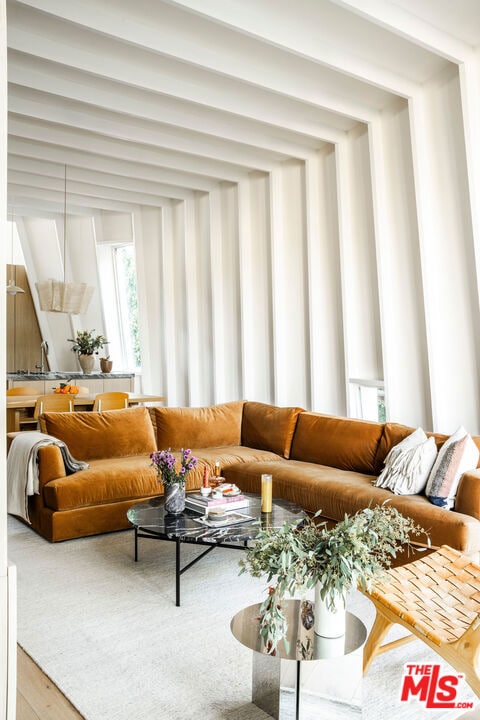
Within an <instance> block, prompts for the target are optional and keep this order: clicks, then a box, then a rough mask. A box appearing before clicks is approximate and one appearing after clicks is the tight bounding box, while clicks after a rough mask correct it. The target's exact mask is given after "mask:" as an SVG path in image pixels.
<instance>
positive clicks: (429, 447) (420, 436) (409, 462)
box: [374, 428, 437, 495]
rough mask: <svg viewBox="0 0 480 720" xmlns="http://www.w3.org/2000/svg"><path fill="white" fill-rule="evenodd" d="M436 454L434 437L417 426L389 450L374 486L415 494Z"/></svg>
mask: <svg viewBox="0 0 480 720" xmlns="http://www.w3.org/2000/svg"><path fill="white" fill-rule="evenodd" d="M436 457H437V448H436V445H435V440H434V438H433V437H432V438H427V436H426V435H425V432H424V431H423V430H422V428H417V429H416V430H415V432H413V433H411V434H410V435H408V436H407V437H406V438H405V439H404V440H402V442H400V443H398V445H395V446H394V447H393V448H392V449H391V450H390V452H389V453H388V455H387V457H386V458H385V467H384V469H383V470H382V472H381V473H380V475H379V476H378V478H377V480H376V481H375V483H374V485H375V487H382V488H386V489H388V490H391V491H392V492H394V493H395V494H396V495H417V494H418V493H420V492H422V491H423V490H424V489H425V485H426V484H427V480H428V477H429V475H430V471H431V469H432V467H433V464H434V462H435V459H436Z"/></svg>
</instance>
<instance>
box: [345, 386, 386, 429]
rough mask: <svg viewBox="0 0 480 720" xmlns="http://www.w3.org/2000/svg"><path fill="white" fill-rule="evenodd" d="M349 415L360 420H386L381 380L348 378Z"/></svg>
mask: <svg viewBox="0 0 480 720" xmlns="http://www.w3.org/2000/svg"><path fill="white" fill-rule="evenodd" d="M350 415H351V417H355V418H360V419H361V420H376V421H378V422H386V417H387V412H386V407H385V387H384V383H383V380H360V379H351V380H350Z"/></svg>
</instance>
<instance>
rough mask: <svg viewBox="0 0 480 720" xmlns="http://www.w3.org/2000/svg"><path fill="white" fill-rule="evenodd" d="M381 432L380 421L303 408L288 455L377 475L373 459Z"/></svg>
mask: <svg viewBox="0 0 480 720" xmlns="http://www.w3.org/2000/svg"><path fill="white" fill-rule="evenodd" d="M382 433H383V425H382V424H381V423H376V422H368V421H367V420H354V419H351V418H342V417H334V416H331V415H321V414H320V413H313V412H304V413H301V415H299V417H298V421H297V428H296V430H295V435H294V437H293V443H292V450H291V455H290V457H291V458H292V460H303V461H305V462H310V463H318V464H319V465H328V466H329V467H332V468H339V469H340V470H353V471H355V472H359V473H367V474H372V475H373V474H374V475H377V474H378V473H377V472H376V470H375V459H376V455H377V448H378V445H379V443H380V439H381V437H382Z"/></svg>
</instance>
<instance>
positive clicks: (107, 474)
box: [29, 401, 480, 553]
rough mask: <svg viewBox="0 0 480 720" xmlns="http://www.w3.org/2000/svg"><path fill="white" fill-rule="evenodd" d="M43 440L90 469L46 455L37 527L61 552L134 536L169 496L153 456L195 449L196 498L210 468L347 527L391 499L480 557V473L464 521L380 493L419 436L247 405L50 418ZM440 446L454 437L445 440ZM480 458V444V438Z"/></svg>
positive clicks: (394, 427) (462, 508) (46, 450)
mask: <svg viewBox="0 0 480 720" xmlns="http://www.w3.org/2000/svg"><path fill="white" fill-rule="evenodd" d="M40 422H41V430H42V431H43V432H45V433H48V434H49V435H53V436H54V437H56V438H58V439H60V440H62V441H64V442H65V443H66V445H67V446H68V448H69V450H70V452H71V453H72V455H73V456H74V457H75V458H76V459H78V460H85V461H87V462H88V463H89V466H90V467H89V468H88V469H86V470H81V471H79V472H77V473H75V474H73V475H68V476H67V475H66V472H65V468H64V465H63V460H62V455H61V452H60V450H59V448H58V447H57V446H55V445H48V446H45V447H41V448H40V450H39V453H38V461H39V475H40V494H39V495H35V496H33V497H31V498H30V501H29V515H30V519H31V523H32V527H33V528H34V529H35V530H36V531H37V532H39V533H40V534H41V535H43V537H45V538H47V539H48V540H50V541H52V542H56V541H59V540H66V539H70V538H75V537H83V536H86V535H94V534H97V533H103V532H109V531H114V530H121V529H124V528H127V527H129V523H128V521H127V519H126V512H127V510H128V508H129V507H130V506H131V505H132V504H134V503H136V502H140V501H142V500H144V499H146V498H149V497H153V496H155V495H159V494H161V493H162V486H161V485H159V484H158V482H157V477H156V473H155V470H154V468H152V467H151V466H150V459H149V455H150V453H151V452H152V451H154V450H157V449H158V450H160V449H166V448H171V449H172V450H180V449H181V448H187V447H188V448H190V449H191V450H192V452H193V454H194V455H195V456H196V457H197V458H198V460H199V463H198V465H197V467H196V468H195V470H194V471H192V472H191V473H190V476H189V478H188V483H187V491H188V490H192V489H198V488H199V487H200V486H201V483H202V478H203V471H204V467H205V465H207V466H208V467H209V468H210V469H211V470H212V471H213V468H214V465H215V463H216V462H217V461H218V462H220V466H221V469H222V475H224V476H225V478H226V479H227V481H230V482H234V483H236V484H237V485H238V486H239V487H240V488H241V489H242V490H243V491H245V492H259V491H260V478H261V475H262V473H271V474H272V476H273V493H274V496H280V497H283V498H286V499H288V500H292V501H294V502H297V503H298V504H299V505H301V506H302V507H303V508H305V510H307V511H309V512H312V513H313V512H316V511H318V510H322V515H323V516H324V517H326V518H330V519H332V520H337V521H338V520H341V519H343V516H344V514H345V513H349V514H350V513H354V512H356V511H357V510H360V509H362V508H365V507H367V506H368V505H369V504H372V503H374V504H380V503H382V502H384V501H385V500H388V501H390V503H391V504H392V505H393V506H394V507H396V508H398V510H400V511H401V512H402V513H404V514H405V515H407V516H409V517H412V518H413V519H414V520H415V521H416V522H417V523H419V524H420V525H421V526H422V527H423V528H425V529H426V530H427V531H428V533H429V536H430V539H431V543H432V545H433V546H435V547H436V546H439V545H442V544H448V545H450V546H451V547H453V548H456V549H458V550H460V551H463V552H466V553H475V552H479V551H480V470H475V471H472V472H466V473H465V474H464V475H463V476H462V479H461V481H460V484H459V487H458V491H457V496H456V502H455V510H445V509H444V508H440V507H437V506H435V505H432V504H431V503H430V502H429V500H428V499H427V498H426V497H425V495H424V494H419V495H394V494H393V493H392V492H390V491H389V490H385V489H383V488H378V487H374V486H373V485H372V483H373V481H374V480H375V478H376V477H377V476H378V475H379V473H380V471H381V470H382V466H383V461H384V459H385V457H386V455H387V453H388V452H389V450H390V449H391V448H392V447H393V446H394V445H396V444H397V443H399V442H400V441H401V440H403V438H405V437H406V436H407V435H409V434H410V433H411V432H413V430H414V428H409V427H407V426H404V425H398V424H395V423H375V422H366V421H362V420H354V419H348V418H341V417H334V416H329V415H322V414H320V413H313V412H306V411H303V410H302V409H301V408H296V407H290V408H280V407H275V406H272V405H267V404H264V403H259V402H249V401H236V402H231V403H224V404H222V405H215V406H211V407H205V408H173V407H172V408H169V407H155V408H144V407H136V408H129V409H125V410H112V411H107V412H102V413H91V412H78V413H77V412H75V413H53V412H52V413H44V415H43V416H41V418H40ZM434 437H435V442H436V443H437V445H438V446H439V447H440V446H441V445H442V443H443V442H444V441H445V440H446V439H447V436H446V435H437V434H436V435H434ZM473 439H474V441H475V443H476V444H477V445H478V446H479V447H480V438H475V437H474V438H473Z"/></svg>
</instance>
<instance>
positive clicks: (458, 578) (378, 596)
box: [363, 545, 480, 697]
mask: <svg viewBox="0 0 480 720" xmlns="http://www.w3.org/2000/svg"><path fill="white" fill-rule="evenodd" d="M387 575H388V578H389V579H388V580H386V581H385V582H381V583H376V584H375V586H374V588H372V590H371V591H370V592H367V591H365V595H367V597H369V598H370V600H371V601H372V602H373V604H374V605H375V608H376V611H377V614H376V618H375V622H374V624H373V627H372V629H371V631H370V634H369V636H368V638H367V642H366V643H365V647H364V651H363V672H364V673H366V672H367V670H368V668H369V667H370V664H371V662H372V660H373V659H374V658H375V657H376V656H377V655H379V654H380V653H383V652H386V651H387V650H392V649H393V648H395V647H398V646H399V645H401V644H403V643H405V642H408V641H409V640H414V639H415V638H416V637H417V638H419V639H420V640H422V641H423V642H424V643H426V644H427V645H428V646H429V647H430V648H432V650H434V651H435V652H436V653H438V655H440V656H441V657H442V658H443V659H444V660H445V661H446V662H448V663H449V664H450V665H451V666H452V667H453V668H454V669H455V670H457V671H458V672H462V673H464V674H465V680H466V682H467V683H468V684H469V685H470V687H471V688H472V690H473V691H474V693H475V694H476V695H477V696H479V697H480V615H479V613H480V566H479V565H476V564H475V563H473V562H471V560H470V558H468V557H466V556H465V555H462V553H460V552H458V551H457V550H453V549H452V548H450V547H448V546H447V545H442V547H440V548H439V549H438V550H436V551H435V552H432V553H431V554H429V555H426V556H425V557H424V558H421V559H419V560H415V561H414V562H411V563H409V564H407V565H403V566H401V567H397V568H393V569H391V570H389V571H388V573H387ZM395 623H397V624H399V625H402V626H403V627H405V628H407V630H409V631H410V633H411V635H409V636H407V637H406V638H401V639H400V640H394V641H393V642H390V643H387V644H385V645H381V643H382V641H383V639H384V638H385V636H386V634H387V632H388V631H389V629H390V628H391V626H392V625H394V624H395Z"/></svg>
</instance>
